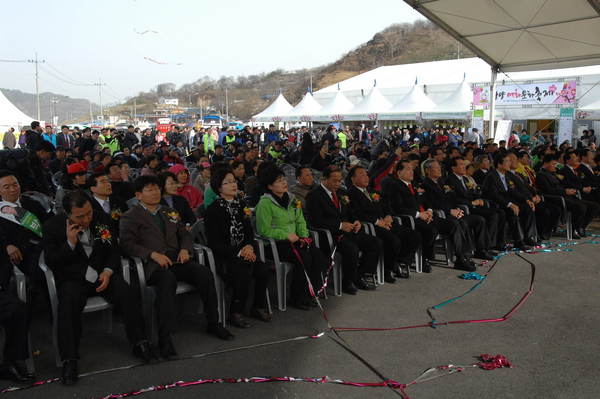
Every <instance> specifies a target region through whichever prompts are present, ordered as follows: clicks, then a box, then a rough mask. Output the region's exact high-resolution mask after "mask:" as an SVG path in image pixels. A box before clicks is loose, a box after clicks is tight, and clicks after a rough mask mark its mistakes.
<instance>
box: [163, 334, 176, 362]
mask: <svg viewBox="0 0 600 399" xmlns="http://www.w3.org/2000/svg"><path fill="white" fill-rule="evenodd" d="M158 350H159V351H160V357H162V358H163V359H166V360H172V359H176V358H177V352H176V351H175V347H174V346H173V341H172V340H171V337H166V338H160V339H159V340H158Z"/></svg>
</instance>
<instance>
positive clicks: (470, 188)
mask: <svg viewBox="0 0 600 399" xmlns="http://www.w3.org/2000/svg"><path fill="white" fill-rule="evenodd" d="M466 186H467V189H469V190H474V189H475V184H473V182H472V181H468V182H467V184H466Z"/></svg>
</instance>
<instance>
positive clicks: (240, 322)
mask: <svg viewBox="0 0 600 399" xmlns="http://www.w3.org/2000/svg"><path fill="white" fill-rule="evenodd" d="M229 324H231V325H232V326H234V327H237V328H250V323H248V322H247V321H246V319H244V316H242V315H241V314H239V313H232V314H231V315H230V316H229Z"/></svg>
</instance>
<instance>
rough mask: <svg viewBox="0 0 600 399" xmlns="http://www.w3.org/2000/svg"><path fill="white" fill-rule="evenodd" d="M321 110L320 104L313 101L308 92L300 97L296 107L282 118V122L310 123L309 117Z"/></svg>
mask: <svg viewBox="0 0 600 399" xmlns="http://www.w3.org/2000/svg"><path fill="white" fill-rule="evenodd" d="M321 108H323V107H322V106H321V104H319V103H318V102H317V100H315V98H314V97H313V96H312V94H311V93H310V91H309V92H306V94H305V95H304V97H302V100H300V102H299V103H298V105H296V106H295V107H294V108H293V109H292V110H291V111H290V112H288V114H287V115H285V116H284V117H283V120H284V121H286V122H298V121H310V120H311V117H312V116H313V115H315V114H317V113H318V112H319V111H320V110H321Z"/></svg>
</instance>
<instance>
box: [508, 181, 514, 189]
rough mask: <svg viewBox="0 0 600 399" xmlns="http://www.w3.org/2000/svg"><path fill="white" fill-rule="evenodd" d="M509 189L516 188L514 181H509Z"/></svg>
mask: <svg viewBox="0 0 600 399" xmlns="http://www.w3.org/2000/svg"><path fill="white" fill-rule="evenodd" d="M508 187H510V188H515V182H514V181H512V180H509V181H508Z"/></svg>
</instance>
